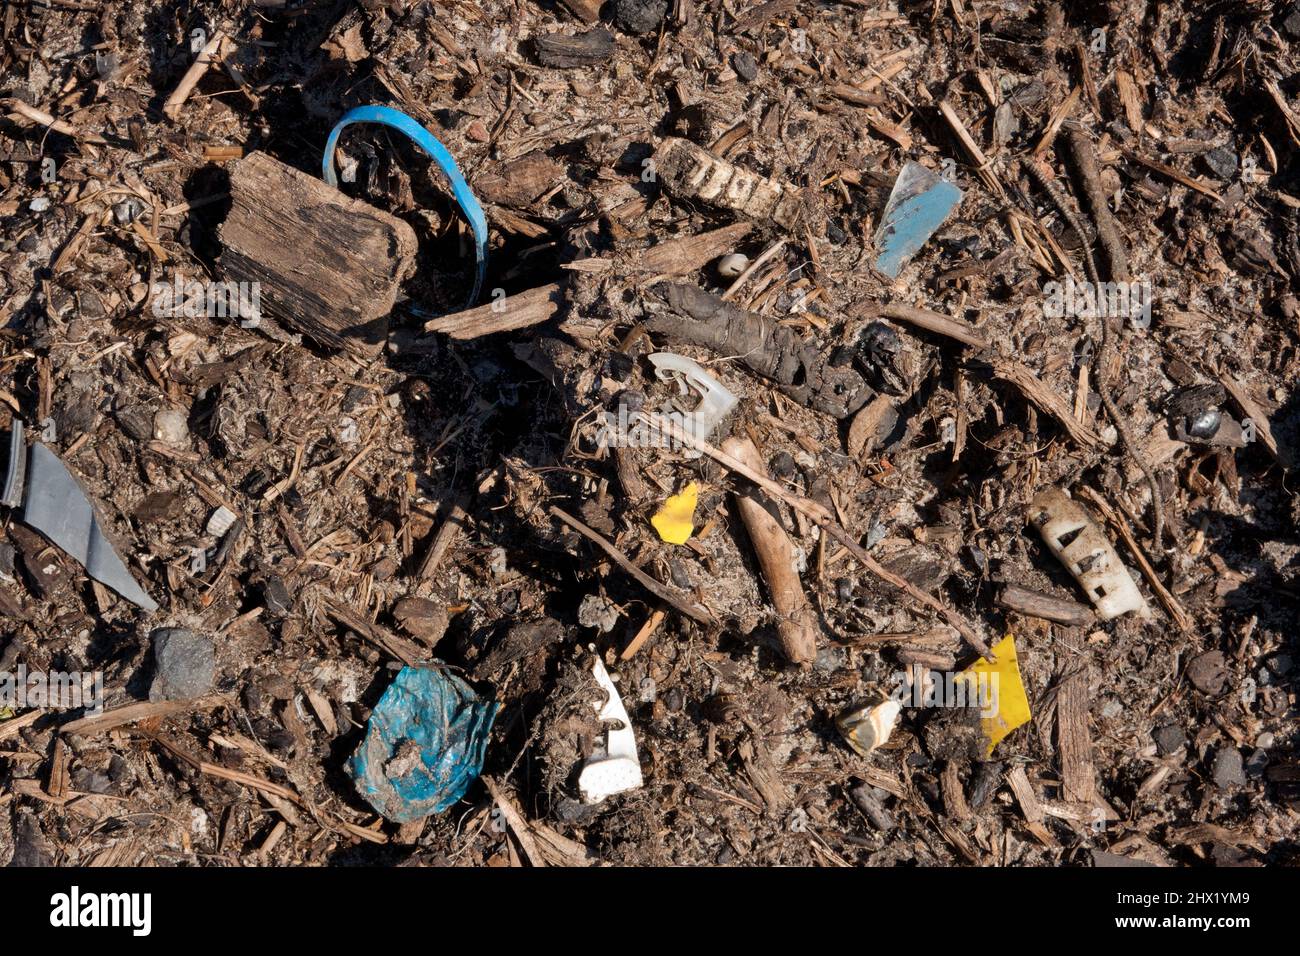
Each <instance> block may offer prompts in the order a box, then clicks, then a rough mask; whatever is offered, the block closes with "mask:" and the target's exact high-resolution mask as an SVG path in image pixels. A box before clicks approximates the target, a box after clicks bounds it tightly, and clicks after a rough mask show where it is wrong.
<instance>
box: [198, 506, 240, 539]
mask: <svg viewBox="0 0 1300 956" xmlns="http://www.w3.org/2000/svg"><path fill="white" fill-rule="evenodd" d="M235 517H236V515H235V513H234V512H233V511H231V510H230V509H229V508H227V507H226V506H225V505H222V506H221V507H219V508H218V509H217V510H216V511H214V512H212V517H211V518H209V519H208V524H207V527H206V528H204V529H203V530H205V531H206V532H207V533H208V534H210V535H212V537H214V538H220V537H221V536H222V535H223V534H225V533H226V532H227V531H229V530H230V527H231V525H233V524H234V523H235Z"/></svg>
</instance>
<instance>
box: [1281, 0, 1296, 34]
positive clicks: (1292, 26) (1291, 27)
mask: <svg viewBox="0 0 1300 956" xmlns="http://www.w3.org/2000/svg"><path fill="white" fill-rule="evenodd" d="M1282 29H1283V30H1285V31H1286V32H1287V34H1288V35H1290V36H1291V37H1293V38H1295V39H1297V40H1300V3H1296V4H1292V6H1291V12H1290V13H1288V14H1287V16H1286V19H1285V20H1283V21H1282Z"/></svg>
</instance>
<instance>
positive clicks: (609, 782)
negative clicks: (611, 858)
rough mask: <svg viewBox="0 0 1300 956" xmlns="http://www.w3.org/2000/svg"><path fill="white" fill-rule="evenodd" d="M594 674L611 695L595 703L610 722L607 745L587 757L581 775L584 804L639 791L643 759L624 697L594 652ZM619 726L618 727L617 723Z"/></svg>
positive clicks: (602, 716) (579, 775) (607, 722)
mask: <svg viewBox="0 0 1300 956" xmlns="http://www.w3.org/2000/svg"><path fill="white" fill-rule="evenodd" d="M591 673H592V675H593V676H595V678H596V683H598V684H600V686H601V688H602V689H603V690H604V691H605V692H606V693H607V694H608V695H609V699H608V700H607V701H606V702H605V704H604V706H601V705H599V704H598V705H596V709H597V710H598V711H599V712H600V719H601V722H602V723H605V724H607V726H608V730H607V731H606V732H605V738H606V740H605V746H604V748H603V752H602V749H601V748H600V747H599V746H598V747H597V749H596V751H595V752H594V753H593V754H592V755H591V756H590V757H588V758H587V760H586V762H585V763H584V764H583V765H582V771H581V772H580V773H579V774H578V790H579V792H580V793H581V794H582V800H583V802H584V803H600V802H601V801H602V800H604V799H605V798H606V797H612V796H613V795H614V794H616V793H626V792H627V791H628V790H638V789H640V788H641V785H642V782H643V780H642V777H641V761H640V759H639V758H638V757H637V755H636V736H635V735H634V734H633V733H632V722H631V721H630V720H628V716H627V709H626V708H625V707H624V706H623V698H621V697H619V695H618V688H617V687H615V686H614V682H613V681H612V680H610V678H609V671H607V670H605V662H604V661H602V660H601V659H600V655H599V654H596V655H595V663H594V664H593V665H592V667H591ZM615 725H617V726H615Z"/></svg>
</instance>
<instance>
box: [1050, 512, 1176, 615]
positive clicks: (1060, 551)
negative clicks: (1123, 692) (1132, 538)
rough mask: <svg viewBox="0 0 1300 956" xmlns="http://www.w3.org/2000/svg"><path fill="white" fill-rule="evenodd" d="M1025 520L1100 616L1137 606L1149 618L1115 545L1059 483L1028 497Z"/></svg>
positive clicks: (1142, 598)
mask: <svg viewBox="0 0 1300 956" xmlns="http://www.w3.org/2000/svg"><path fill="white" fill-rule="evenodd" d="M1029 520H1030V522H1031V523H1032V524H1033V526H1034V527H1035V528H1037V529H1038V533H1039V534H1041V535H1042V536H1043V541H1045V542H1046V543H1047V547H1048V548H1049V549H1051V552H1052V554H1054V555H1056V557H1057V559H1058V560H1059V561H1060V562H1061V563H1062V564H1064V565H1065V567H1066V570H1068V571H1069V572H1070V573H1071V574H1072V575H1074V579H1075V580H1076V581H1078V582H1079V584H1080V585H1082V587H1083V590H1084V591H1085V592H1087V595H1088V599H1089V600H1090V601H1092V603H1093V606H1094V607H1096V608H1097V615H1098V616H1099V617H1100V618H1101V619H1102V620H1103V621H1109V620H1111V619H1112V618H1116V617H1119V616H1120V615H1121V614H1127V613H1128V612H1129V611H1137V612H1138V616H1139V617H1142V618H1149V617H1150V616H1151V609H1150V608H1149V607H1147V602H1146V599H1145V598H1144V597H1142V592H1141V591H1139V590H1138V587H1137V585H1136V584H1135V583H1134V582H1133V576H1132V575H1131V574H1129V570H1128V568H1126V567H1125V566H1124V562H1123V561H1121V560H1120V557H1119V555H1118V554H1116V553H1115V547H1114V545H1112V544H1111V543H1110V539H1109V538H1107V537H1106V535H1105V532H1103V531H1102V530H1101V529H1100V528H1098V527H1097V526H1096V525H1095V524H1094V523H1093V521H1092V518H1090V517H1089V516H1088V513H1087V512H1086V511H1084V510H1083V506H1082V505H1080V504H1079V503H1078V502H1077V501H1075V500H1074V499H1072V498H1071V497H1070V496H1069V495H1067V494H1066V493H1065V492H1064V491H1062V490H1061V489H1060V488H1046V489H1044V490H1043V491H1040V492H1039V493H1038V494H1037V495H1035V496H1034V500H1033V501H1031V502H1030V503H1029Z"/></svg>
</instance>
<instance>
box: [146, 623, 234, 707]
mask: <svg viewBox="0 0 1300 956" xmlns="http://www.w3.org/2000/svg"><path fill="white" fill-rule="evenodd" d="M150 636H151V638H152V640H153V663H154V677H153V683H152V684H151V685H150V687H149V699H150V700H153V701H158V700H191V699H193V698H195V697H202V696H203V695H204V694H206V693H207V692H208V691H210V690H211V689H212V681H213V678H214V677H215V676H216V670H217V658H216V652H215V651H214V650H213V647H212V642H211V641H210V640H208V639H207V638H206V637H203V636H201V635H199V634H195V633H194V632H193V631H190V630H187V629H185V628H183V627H160V628H158V629H157V630H156V631H154V632H153V634H152V635H150Z"/></svg>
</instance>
